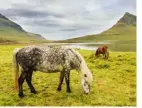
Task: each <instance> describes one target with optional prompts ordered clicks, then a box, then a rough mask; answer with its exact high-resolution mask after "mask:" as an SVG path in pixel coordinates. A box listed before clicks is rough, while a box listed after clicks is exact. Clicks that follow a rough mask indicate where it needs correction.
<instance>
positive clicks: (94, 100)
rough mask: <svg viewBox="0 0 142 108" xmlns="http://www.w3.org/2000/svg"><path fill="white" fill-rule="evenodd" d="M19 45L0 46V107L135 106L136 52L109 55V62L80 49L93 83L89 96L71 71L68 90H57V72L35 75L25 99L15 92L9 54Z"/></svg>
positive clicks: (76, 74) (37, 73) (25, 89)
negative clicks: (84, 92)
mask: <svg viewBox="0 0 142 108" xmlns="http://www.w3.org/2000/svg"><path fill="white" fill-rule="evenodd" d="M17 47H23V46H22V45H0V73H1V74H0V106H136V52H110V57H109V59H108V60H104V59H102V57H100V58H95V57H94V52H93V51H86V50H79V52H80V53H81V54H82V55H83V57H84V58H85V60H86V62H87V64H88V67H89V68H90V70H91V71H92V74H93V77H94V81H93V87H92V88H91V92H90V94H89V95H85V94H83V89H82V87H81V84H80V77H79V73H78V72H76V71H71V90H72V93H66V85H65V82H64V83H63V89H62V91H61V92H57V91H56V88H57V86H58V82H59V73H52V74H48V73H41V72H35V73H34V75H33V81H32V82H33V85H34V87H35V89H36V90H37V91H38V94H31V93H30V89H29V87H28V86H27V84H26V82H25V83H24V85H23V88H24V94H25V97H24V98H19V97H18V95H17V93H16V92H15V90H14V81H13V78H12V52H13V49H14V48H17Z"/></svg>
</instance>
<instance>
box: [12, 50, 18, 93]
mask: <svg viewBox="0 0 142 108" xmlns="http://www.w3.org/2000/svg"><path fill="white" fill-rule="evenodd" d="M19 50H20V48H16V49H15V50H14V52H13V62H12V64H13V76H14V80H15V89H16V90H17V91H18V78H19V66H18V63H17V60H16V54H17V52H18V51H19Z"/></svg>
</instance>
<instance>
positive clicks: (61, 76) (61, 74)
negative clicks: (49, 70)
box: [57, 71, 65, 91]
mask: <svg viewBox="0 0 142 108" xmlns="http://www.w3.org/2000/svg"><path fill="white" fill-rule="evenodd" d="M64 76H65V72H64V71H62V72H60V82H59V85H58V88H57V90H58V91H61V90H62V87H61V86H62V83H63V80H64Z"/></svg>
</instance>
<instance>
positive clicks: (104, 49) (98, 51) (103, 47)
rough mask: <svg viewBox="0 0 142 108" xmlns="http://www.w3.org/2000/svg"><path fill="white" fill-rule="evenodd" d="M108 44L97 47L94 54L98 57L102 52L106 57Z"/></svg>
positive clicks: (107, 55)
mask: <svg viewBox="0 0 142 108" xmlns="http://www.w3.org/2000/svg"><path fill="white" fill-rule="evenodd" d="M107 49H108V46H100V47H98V49H97V50H96V53H95V56H96V57H98V56H100V54H103V56H104V58H105V59H108V57H109V52H108V50H107Z"/></svg>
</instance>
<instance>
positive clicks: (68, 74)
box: [65, 71, 71, 93]
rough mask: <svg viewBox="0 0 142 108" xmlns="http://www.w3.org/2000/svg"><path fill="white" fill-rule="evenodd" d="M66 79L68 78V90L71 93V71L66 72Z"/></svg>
mask: <svg viewBox="0 0 142 108" xmlns="http://www.w3.org/2000/svg"><path fill="white" fill-rule="evenodd" d="M65 80H66V85H67V90H66V91H67V92H68V93H70V92H71V89H70V71H68V72H65Z"/></svg>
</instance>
